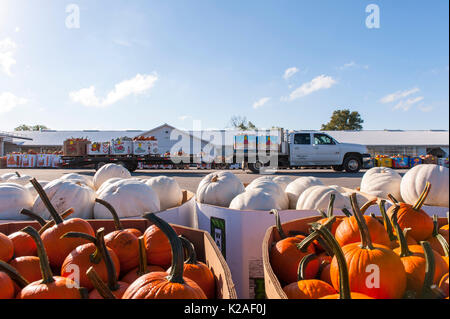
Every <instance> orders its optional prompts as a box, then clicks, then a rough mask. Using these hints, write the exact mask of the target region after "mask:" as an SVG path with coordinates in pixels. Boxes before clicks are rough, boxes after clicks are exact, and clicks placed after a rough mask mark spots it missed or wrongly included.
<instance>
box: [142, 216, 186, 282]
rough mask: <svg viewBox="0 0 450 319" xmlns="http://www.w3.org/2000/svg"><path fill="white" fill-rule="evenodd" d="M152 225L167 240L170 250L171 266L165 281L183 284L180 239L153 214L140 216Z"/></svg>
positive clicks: (166, 224) (165, 223)
mask: <svg viewBox="0 0 450 319" xmlns="http://www.w3.org/2000/svg"><path fill="white" fill-rule="evenodd" d="M142 217H143V218H145V219H148V220H149V221H150V222H152V223H154V224H155V225H156V227H158V228H159V229H160V230H161V231H162V232H163V233H164V234H165V235H166V236H167V238H168V239H169V242H170V247H171V249H172V265H171V267H170V273H169V276H167V280H168V281H170V282H172V283H179V284H184V280H183V271H184V260H183V259H184V258H183V257H184V256H183V244H182V243H181V239H180V238H178V235H177V233H176V232H175V230H174V229H173V228H172V226H170V225H169V224H168V223H167V222H165V221H164V220H162V219H161V218H159V217H158V216H156V215H155V214H154V213H148V214H145V215H143V216H142Z"/></svg>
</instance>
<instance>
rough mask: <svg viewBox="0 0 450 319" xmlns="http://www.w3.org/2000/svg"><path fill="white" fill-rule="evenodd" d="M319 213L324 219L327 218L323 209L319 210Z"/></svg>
mask: <svg viewBox="0 0 450 319" xmlns="http://www.w3.org/2000/svg"><path fill="white" fill-rule="evenodd" d="M317 211H318V212H319V214H320V215H322V217H323V218H327V217H328V216H327V213H325V211H324V210H323V209H318V210H317Z"/></svg>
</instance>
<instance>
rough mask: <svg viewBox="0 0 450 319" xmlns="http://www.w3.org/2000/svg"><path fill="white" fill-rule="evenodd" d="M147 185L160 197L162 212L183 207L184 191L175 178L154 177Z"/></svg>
mask: <svg viewBox="0 0 450 319" xmlns="http://www.w3.org/2000/svg"><path fill="white" fill-rule="evenodd" d="M145 184H147V185H149V186H150V187H151V188H152V189H153V190H154V191H155V192H156V194H157V195H158V198H159V202H160V204H161V210H166V209H169V208H172V207H176V206H180V205H181V202H182V201H183V191H182V190H181V188H180V186H179V185H178V183H177V181H176V180H175V179H174V178H172V177H168V176H157V177H152V178H150V179H148V180H147V181H146V182H145Z"/></svg>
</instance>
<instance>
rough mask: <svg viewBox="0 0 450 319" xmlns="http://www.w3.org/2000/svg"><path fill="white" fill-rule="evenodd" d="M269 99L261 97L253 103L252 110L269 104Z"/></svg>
mask: <svg viewBox="0 0 450 319" xmlns="http://www.w3.org/2000/svg"><path fill="white" fill-rule="evenodd" d="M269 100H270V97H263V98H260V99H259V100H258V101H256V102H255V103H253V108H254V109H257V108H260V107H261V106H263V105H264V104H266V103H267V102H269Z"/></svg>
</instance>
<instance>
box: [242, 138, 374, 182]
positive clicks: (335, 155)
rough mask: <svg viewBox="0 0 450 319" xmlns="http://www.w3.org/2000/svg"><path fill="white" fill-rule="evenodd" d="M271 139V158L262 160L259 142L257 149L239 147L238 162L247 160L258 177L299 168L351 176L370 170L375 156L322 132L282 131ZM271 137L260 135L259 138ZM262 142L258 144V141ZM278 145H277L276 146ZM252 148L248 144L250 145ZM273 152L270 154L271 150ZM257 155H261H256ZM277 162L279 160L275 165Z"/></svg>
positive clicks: (362, 148)
mask: <svg viewBox="0 0 450 319" xmlns="http://www.w3.org/2000/svg"><path fill="white" fill-rule="evenodd" d="M272 135H273V131H271V133H270V136H271V137H272V138H271V140H272V141H273V142H272V145H270V146H267V152H266V154H267V155H269V154H270V155H271V161H269V159H268V156H260V155H261V151H260V150H258V146H260V145H261V143H259V142H256V149H254V150H252V149H251V148H248V149H245V147H235V154H236V156H237V158H238V156H240V157H241V158H242V157H243V158H244V165H245V166H246V167H248V169H250V170H251V171H252V172H254V173H260V172H261V171H262V170H263V169H266V168H272V166H276V167H277V168H295V167H330V166H331V167H333V169H334V170H335V171H343V170H345V171H346V172H348V173H356V172H358V171H359V170H360V169H361V168H365V167H369V165H370V160H371V156H370V154H369V152H368V150H367V147H366V146H365V145H360V144H350V143H339V142H338V141H336V140H335V139H334V138H333V137H331V136H330V135H328V134H325V133H323V132H321V131H289V132H284V130H283V129H279V130H278V134H277V135H278V136H272ZM261 137H262V138H264V140H267V137H266V136H264V135H260V133H258V136H257V138H261ZM257 141H258V140H257ZM274 144H276V145H274ZM247 145H248V144H247ZM269 148H270V150H269ZM255 154H257V155H255ZM274 158H276V160H275V161H274Z"/></svg>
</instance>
